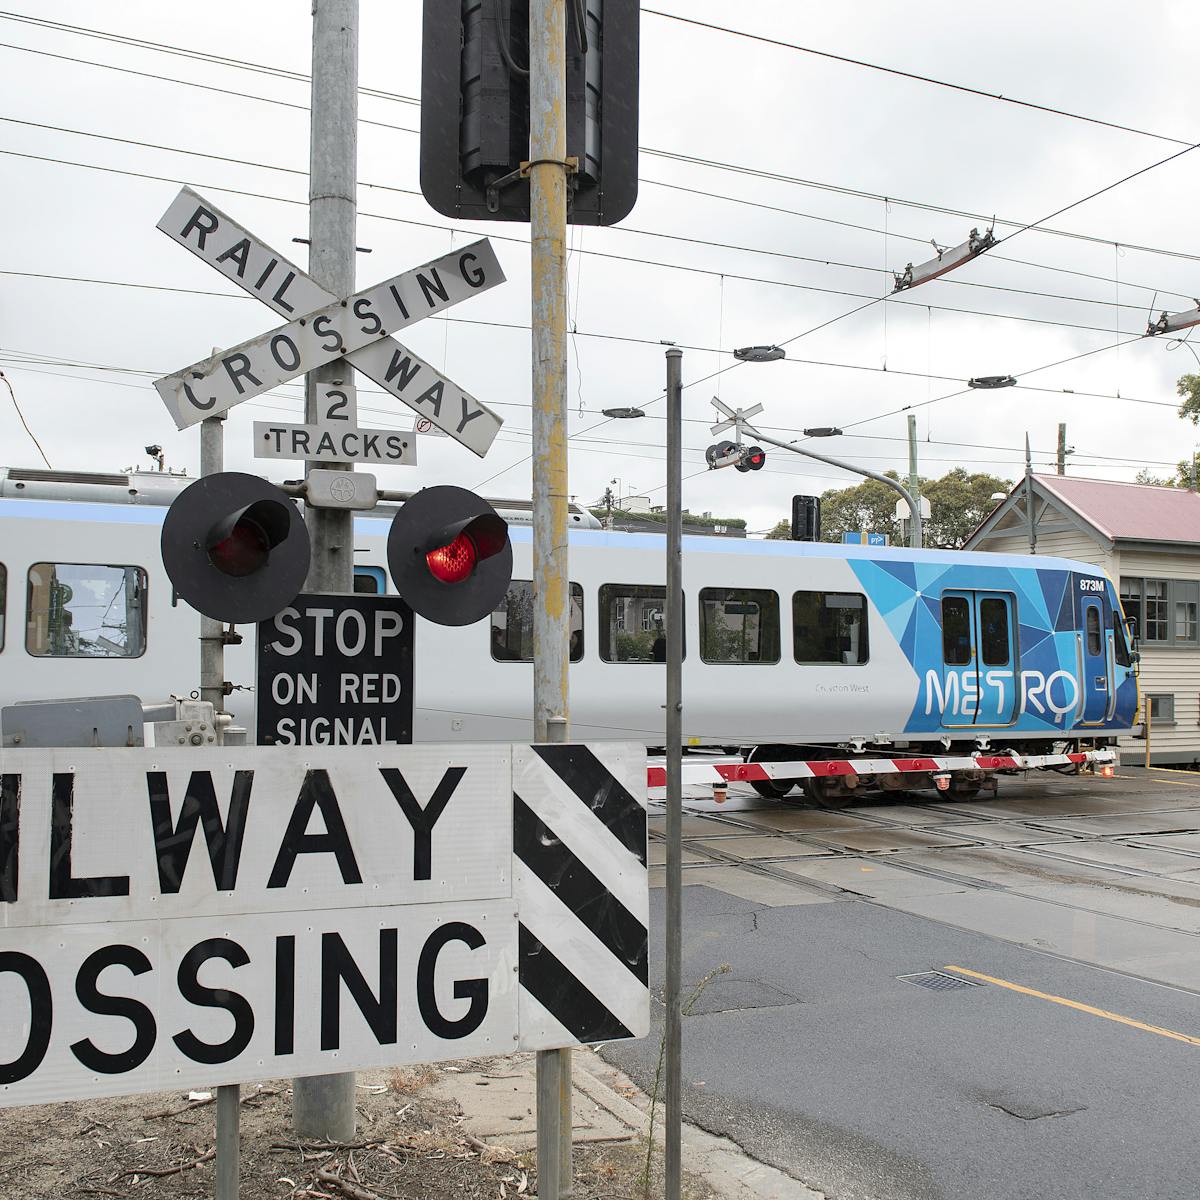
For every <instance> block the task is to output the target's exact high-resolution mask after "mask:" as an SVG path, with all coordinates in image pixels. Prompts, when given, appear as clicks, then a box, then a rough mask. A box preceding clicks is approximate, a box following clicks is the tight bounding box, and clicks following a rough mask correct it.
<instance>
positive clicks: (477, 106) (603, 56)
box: [421, 0, 640, 225]
mask: <svg viewBox="0 0 1200 1200" xmlns="http://www.w3.org/2000/svg"><path fill="white" fill-rule="evenodd" d="M639 17H640V13H639V9H638V3H637V0H576V2H575V3H572V4H569V5H568V6H567V21H566V29H565V39H566V43H565V50H566V122H567V156H568V157H569V158H574V159H576V160H577V163H578V168H577V170H576V171H574V173H572V174H571V175H570V176H569V178H568V187H569V189H570V190H569V192H568V196H567V204H568V208H567V220H568V221H569V222H570V223H571V224H574V225H612V224H614V223H615V222H617V221H620V220H621V219H622V218H624V217H625V216H626V215H628V213H629V211H630V209H632V208H633V203H634V201H635V199H636V198H637V161H638V152H637V132H638V43H639V25H638V22H639ZM528 158H529V0H425V2H424V15H423V20H422V28H421V191H422V193H423V194H424V196H425V199H426V200H427V201H428V202H429V203H430V205H432V207H433V208H434V209H436V210H437V211H438V212H439V213H441V214H442V215H443V216H447V217H458V218H462V219H467V220H473V221H528V220H529V175H528V171H525V172H522V169H521V164H522V163H523V162H524V161H526V160H527V159H528Z"/></svg>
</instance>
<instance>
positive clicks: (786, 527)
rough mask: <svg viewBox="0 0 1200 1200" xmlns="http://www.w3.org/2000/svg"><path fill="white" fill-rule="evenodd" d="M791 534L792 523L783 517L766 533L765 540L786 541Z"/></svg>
mask: <svg viewBox="0 0 1200 1200" xmlns="http://www.w3.org/2000/svg"><path fill="white" fill-rule="evenodd" d="M791 536H792V523H791V521H790V520H789V519H788V518H787V517H784V518H783V520H782V521H780V522H779V524H778V525H776V526H775V528H774V529H772V530H771V532H770V533H768V534H767V540H768V541H772V542H786V541H787V540H788V538H790V537H791Z"/></svg>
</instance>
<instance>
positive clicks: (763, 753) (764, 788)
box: [746, 746, 796, 800]
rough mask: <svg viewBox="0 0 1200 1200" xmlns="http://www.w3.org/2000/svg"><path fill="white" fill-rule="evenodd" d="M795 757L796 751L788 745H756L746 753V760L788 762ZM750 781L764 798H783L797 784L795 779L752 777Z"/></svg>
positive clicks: (749, 761)
mask: <svg viewBox="0 0 1200 1200" xmlns="http://www.w3.org/2000/svg"><path fill="white" fill-rule="evenodd" d="M794 757H795V755H794V753H793V752H792V751H790V750H789V748H788V747H787V746H755V747H754V749H753V750H751V751H750V753H749V754H747V755H746V761H747V762H748V763H753V762H761V763H769V762H787V761H788V760H789V759H790V758H794ZM749 783H750V786H751V787H752V788H753V789H754V790H755V791H756V792H757V793H758V794H759V795H760V796H761V797H762V798H763V799H764V800H782V799H783V798H784V797H785V796H786V795H788V793H789V792H791V790H792V788H794V787H795V786H796V780H794V779H751V780H749Z"/></svg>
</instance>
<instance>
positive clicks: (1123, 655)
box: [1112, 613, 1133, 667]
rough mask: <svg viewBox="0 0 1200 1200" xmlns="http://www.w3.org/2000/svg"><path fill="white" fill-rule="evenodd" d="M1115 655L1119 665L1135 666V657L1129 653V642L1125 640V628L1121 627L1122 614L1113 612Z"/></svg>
mask: <svg viewBox="0 0 1200 1200" xmlns="http://www.w3.org/2000/svg"><path fill="white" fill-rule="evenodd" d="M1112 627H1113V655H1114V657H1115V658H1116V660H1117V666H1118V667H1131V666H1133V659H1132V658H1131V657H1130V654H1129V643H1128V642H1126V640H1125V630H1123V629H1122V628H1121V614H1120V613H1113V624H1112Z"/></svg>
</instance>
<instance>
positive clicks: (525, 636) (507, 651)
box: [492, 579, 583, 662]
mask: <svg viewBox="0 0 1200 1200" xmlns="http://www.w3.org/2000/svg"><path fill="white" fill-rule="evenodd" d="M492 657H493V658H494V659H495V660H496V661H497V662H533V584H532V583H531V582H530V581H529V580H528V579H514V580H513V581H512V582H511V583H510V584H509V585H508V593H507V595H506V596H505V597H504V600H503V601H502V602H501V604H500V607H499V608H497V609H496V611H495V612H494V613H492ZM582 657H583V588H581V587H580V586H579V584H577V583H573V584H571V661H572V662H578V661H579V660H580V659H581V658H582Z"/></svg>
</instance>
